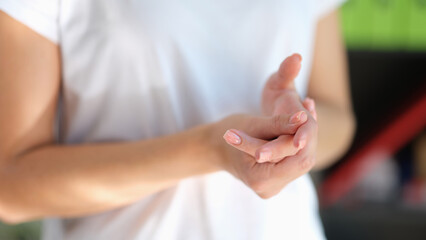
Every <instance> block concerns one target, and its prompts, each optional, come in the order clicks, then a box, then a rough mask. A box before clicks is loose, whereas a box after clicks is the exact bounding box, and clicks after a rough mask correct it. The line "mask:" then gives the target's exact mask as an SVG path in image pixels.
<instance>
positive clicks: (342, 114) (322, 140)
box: [315, 101, 356, 170]
mask: <svg viewBox="0 0 426 240" xmlns="http://www.w3.org/2000/svg"><path fill="white" fill-rule="evenodd" d="M316 111H317V114H318V148H317V163H316V166H315V169H317V170H319V169H323V168H326V167H328V166H330V165H331V164H333V163H334V162H335V161H337V160H338V159H339V157H341V156H342V155H343V154H344V153H345V152H346V151H347V149H348V148H349V146H350V144H351V142H352V138H353V135H354V132H355V127H356V126H355V125H356V124H355V119H354V116H353V114H352V111H351V110H344V109H342V108H339V107H336V106H333V105H331V104H328V103H324V102H320V101H318V102H316Z"/></svg>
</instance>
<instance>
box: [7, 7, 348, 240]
mask: <svg viewBox="0 0 426 240" xmlns="http://www.w3.org/2000/svg"><path fill="white" fill-rule="evenodd" d="M339 2H340V0H328V1H324V0H323V1H320V0H297V1H294V0H264V1H247V0H244V1H243V0H215V1H213V0H202V1H200V0H180V1H170V0H169V1H167V0H156V1H149V0H140V1H123V0H62V1H53V0H38V1H34V0H13V1H12V0H0V9H1V10H3V11H5V12H6V13H8V14H9V15H11V16H12V17H14V18H16V19H17V20H18V21H21V22H22V23H24V24H26V25H27V26H28V27H30V28H32V29H33V30H34V31H36V32H38V33H39V34H41V35H43V36H45V37H46V38H47V39H49V40H51V41H53V42H55V43H58V44H60V46H61V51H62V64H63V68H62V70H63V90H64V91H63V93H64V99H63V100H64V101H63V106H62V107H63V116H62V119H63V122H61V126H62V128H61V129H60V132H61V136H62V137H61V139H60V141H62V142H63V143H84V142H101V141H125V140H136V139H147V138H151V137H155V136H160V135H165V134H173V133H175V132H178V131H181V130H184V129H188V128H190V127H193V126H195V125H198V124H202V123H206V122H212V121H216V120H218V119H221V118H223V117H225V116H227V115H229V114H233V113H241V112H246V113H259V112H260V109H259V105H260V93H261V89H262V87H263V85H264V83H265V81H266V79H267V78H268V76H269V75H270V74H271V73H273V72H274V71H275V70H276V69H277V68H278V66H279V64H280V62H281V61H282V60H283V59H284V58H285V57H286V56H288V55H290V54H291V53H294V52H299V53H301V54H302V55H303V59H304V60H303V67H302V71H301V73H300V75H299V77H298V78H297V80H296V86H297V89H298V91H299V93H300V94H301V95H302V96H304V95H305V94H306V87H307V83H308V82H307V81H308V76H309V70H310V63H311V60H312V50H313V49H312V48H313V39H314V32H315V25H316V22H317V20H318V18H319V17H321V16H323V15H324V14H326V13H327V12H329V11H330V10H331V9H333V8H335V7H336V6H337V4H338V3H339ZM200 157H202V156H200ZM316 201H317V200H316V196H315V191H314V189H313V186H312V183H311V180H310V178H309V176H308V175H305V176H302V177H300V178H299V179H297V180H296V181H294V182H293V183H291V184H289V185H288V186H287V187H286V188H285V189H284V190H283V191H282V192H281V193H280V194H279V195H277V196H276V197H274V198H272V199H269V200H262V199H260V198H258V197H257V196H256V195H255V194H254V193H253V192H252V191H251V190H250V189H248V188H247V187H246V186H245V185H244V184H243V183H241V182H240V181H239V180H237V179H235V178H234V177H232V176H231V175H229V174H228V173H226V172H219V173H214V174H210V175H206V176H201V177H194V178H189V179H186V180H183V181H182V182H181V183H180V184H179V185H178V186H176V187H173V188H170V189H167V190H165V191H162V192H159V193H157V194H154V195H152V196H150V197H147V198H145V199H142V200H140V201H139V202H137V203H135V204H133V205H131V206H128V207H124V208H120V209H116V210H113V211H109V212H105V213H102V214H97V215H94V216H90V217H84V218H75V219H67V220H61V219H49V220H46V221H45V225H44V239H46V240H53V239H55V240H57V239H69V240H71V239H73V240H74V239H76V240H77V239H78V240H84V239H91V240H93V239H124V240H125V239H161V240H162V239H185V240H186V239H196V240H199V239H220V240H223V239H232V240H235V239H244V240H248V239H323V238H324V236H323V233H322V229H321V224H320V221H319V218H318V213H317V202H316Z"/></svg>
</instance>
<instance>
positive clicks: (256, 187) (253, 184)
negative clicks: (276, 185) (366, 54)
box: [248, 180, 267, 194]
mask: <svg viewBox="0 0 426 240" xmlns="http://www.w3.org/2000/svg"><path fill="white" fill-rule="evenodd" d="M248 185H249V187H250V188H251V189H253V191H255V192H256V193H258V194H259V193H263V192H265V190H266V186H267V181H265V180H251V181H249V183H248Z"/></svg>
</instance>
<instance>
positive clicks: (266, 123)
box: [251, 111, 308, 140]
mask: <svg viewBox="0 0 426 240" xmlns="http://www.w3.org/2000/svg"><path fill="white" fill-rule="evenodd" d="M307 120H308V114H307V113H305V112H304V111H299V112H296V113H295V114H292V115H289V114H281V115H275V116H272V117H258V118H256V119H255V120H254V121H253V122H252V124H251V125H252V126H251V127H252V128H253V129H256V132H255V133H253V134H252V135H253V136H254V137H256V138H261V139H265V140H269V139H273V138H276V137H278V136H280V135H284V134H295V133H296V131H297V129H298V128H299V127H300V126H301V125H302V124H303V123H305V122H306V121H307Z"/></svg>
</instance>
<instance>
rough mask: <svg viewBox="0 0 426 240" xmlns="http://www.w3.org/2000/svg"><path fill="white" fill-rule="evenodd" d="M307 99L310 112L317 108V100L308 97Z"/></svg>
mask: <svg viewBox="0 0 426 240" xmlns="http://www.w3.org/2000/svg"><path fill="white" fill-rule="evenodd" d="M306 101H308V108H309V109H308V110H309V112H313V111H314V110H315V102H314V100H313V99H312V98H306Z"/></svg>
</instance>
